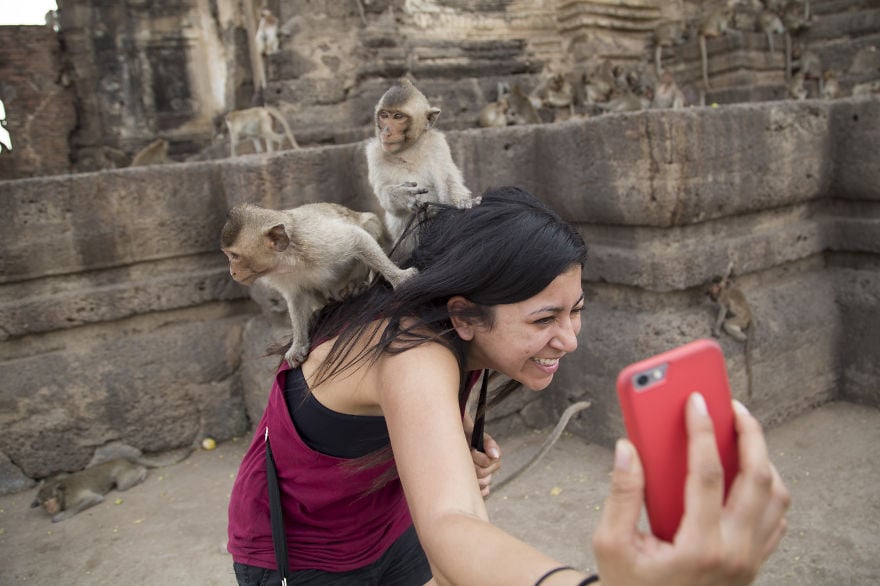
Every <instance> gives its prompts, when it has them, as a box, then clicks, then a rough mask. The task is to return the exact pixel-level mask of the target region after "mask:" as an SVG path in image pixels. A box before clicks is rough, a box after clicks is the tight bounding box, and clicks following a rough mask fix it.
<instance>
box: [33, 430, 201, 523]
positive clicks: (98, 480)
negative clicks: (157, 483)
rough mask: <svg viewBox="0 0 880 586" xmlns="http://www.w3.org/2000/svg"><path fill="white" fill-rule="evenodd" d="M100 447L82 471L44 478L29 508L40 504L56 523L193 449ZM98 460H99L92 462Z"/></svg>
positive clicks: (186, 454)
mask: <svg viewBox="0 0 880 586" xmlns="http://www.w3.org/2000/svg"><path fill="white" fill-rule="evenodd" d="M107 448H108V449H107V450H104V451H103V453H102V449H101V448H99V449H98V450H97V451H96V453H95V458H93V459H92V461H93V463H91V464H90V465H89V467H88V468H86V469H85V470H80V471H78V472H73V473H71V474H67V473H62V474H59V475H57V476H55V477H53V478H51V479H48V480H45V481H43V482H42V483H41V484H40V487H39V488H38V489H37V495H36V497H35V498H34V501H33V502H32V503H31V507H39V506H42V507H43V508H44V509H46V512H47V513H49V514H50V515H52V522H53V523H58V522H59V521H63V520H65V519H69V518H70V517H73V516H74V515H76V514H77V513H80V512H82V511H84V510H85V509H88V508H89V507H93V506H95V505H97V504H98V503H100V502H101V501H103V500H104V495H106V494H107V493H108V492H110V491H111V490H113V489H114V488H115V489H116V490H128V489H129V488H131V487H132V486H135V485H137V484H140V483H141V482H143V481H144V480H145V479H146V477H147V468H160V467H163V466H170V465H171V464H176V463H177V462H180V461H182V460H183V459H184V458H186V457H187V456H189V454H190V453H192V451H193V448H182V449H177V450H171V451H169V452H166V453H165V454H160V455H158V456H156V457H149V456H144V455H143V454H141V452H140V450H137V449H136V448H130V447H128V446H124V445H123V446H122V448H128V450H124V449H122V448H120V447H119V446H107ZM125 451H128V453H131V455H130V456H128V457H122V458H113V459H111V460H101V459H100V458H101V457H102V455H107V454H113V453H120V452H125ZM95 461H97V462H98V463H94V462H95Z"/></svg>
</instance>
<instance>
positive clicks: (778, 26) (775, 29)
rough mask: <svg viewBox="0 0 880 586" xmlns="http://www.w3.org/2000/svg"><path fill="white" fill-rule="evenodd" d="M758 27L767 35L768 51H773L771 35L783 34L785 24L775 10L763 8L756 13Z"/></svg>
mask: <svg viewBox="0 0 880 586" xmlns="http://www.w3.org/2000/svg"><path fill="white" fill-rule="evenodd" d="M758 28H759V29H760V30H761V32H763V33H764V34H765V35H766V36H767V45H768V46H769V47H770V52H771V53H773V52H774V50H775V49H774V46H773V45H774V43H773V35H784V34H785V25H784V24H782V19H781V18H779V15H778V14H776V13H775V12H772V11H770V10H763V11H762V12H761V13H760V14H759V15H758Z"/></svg>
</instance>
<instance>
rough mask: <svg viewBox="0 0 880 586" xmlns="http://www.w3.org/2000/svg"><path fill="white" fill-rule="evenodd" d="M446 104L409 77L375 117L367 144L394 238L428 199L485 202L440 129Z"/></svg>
mask: <svg viewBox="0 0 880 586" xmlns="http://www.w3.org/2000/svg"><path fill="white" fill-rule="evenodd" d="M439 115H440V108H435V107H432V106H431V104H429V103H428V99H427V98H426V97H425V95H424V94H423V93H422V92H420V91H419V90H418V89H417V88H416V87H415V86H414V85H413V84H412V82H410V81H409V80H407V79H404V80H402V81H400V82H399V83H398V84H397V85H394V86H392V87H391V88H390V89H389V90H388V91H386V92H385V93H384V94H383V95H382V97H381V98H380V99H379V102H378V104H376V109H375V114H374V117H373V120H374V123H375V125H376V137H375V138H374V139H373V140H371V141H370V142H369V143H368V144H367V147H366V154H367V169H368V176H369V181H370V186H371V187H372V188H373V192H374V193H375V194H376V197H377V198H378V199H379V203H380V204H381V205H382V208H383V209H384V210H385V226H386V228H387V229H388V233H389V235H390V236H391V238H392V240H395V241H396V240H397V239H398V238H399V237H400V235H401V234H402V233H403V231H404V230H405V228H406V224H407V222H408V220H409V217H410V215H411V214H412V212H413V211H415V210H416V209H418V207H419V206H420V205H421V204H422V203H425V202H439V203H444V204H450V205H454V206H456V207H458V208H470V207H472V206H474V205H477V204H479V203H480V198H479V196H473V195H472V194H471V191H470V190H469V189H468V188H467V187H465V186H464V181H463V179H462V174H461V170H460V169H459V168H458V167H457V166H456V164H455V162H453V160H452V153H451V152H450V150H449V144H448V143H447V142H446V137H444V136H443V133H441V132H440V131H439V130H436V129H434V123H435V122H436V121H437V117H438V116H439Z"/></svg>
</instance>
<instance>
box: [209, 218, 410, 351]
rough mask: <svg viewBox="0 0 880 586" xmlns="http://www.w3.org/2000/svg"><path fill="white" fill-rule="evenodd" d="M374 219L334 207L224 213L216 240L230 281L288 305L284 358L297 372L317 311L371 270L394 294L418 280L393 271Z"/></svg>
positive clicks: (379, 225)
mask: <svg viewBox="0 0 880 586" xmlns="http://www.w3.org/2000/svg"><path fill="white" fill-rule="evenodd" d="M381 235H382V223H381V221H380V220H379V218H378V217H377V216H376V214H373V213H370V212H356V211H354V210H350V209H348V208H346V207H345V206H341V205H338V204H333V203H313V204H305V205H301V206H299V207H296V208H293V209H289V210H281V211H277V210H269V209H264V208H261V207H259V206H256V205H251V204H244V205H239V206H235V207H233V208H232V209H231V210H229V213H228V215H227V220H226V224H225V225H224V226H223V230H222V232H221V235H220V245H221V250H223V253H224V254H226V257H227V258H228V259H229V273H230V275H232V278H233V279H235V280H236V281H238V282H239V283H242V284H244V285H252V284H253V283H254V281H256V280H257V279H263V280H264V283H265V284H267V285H269V286H270V287H272V288H273V289H275V290H277V291H278V292H279V293H281V295H283V296H284V300H285V301H286V302H287V310H288V313H289V316H290V324H291V329H292V340H291V345H290V348H289V349H288V351H287V353H285V355H284V357H285V359H286V360H287V361H288V363H290V365H291V366H294V367H296V366H299V365H300V364H302V362H303V361H304V360H305V359H306V357H307V356H308V354H309V339H308V330H309V321H310V320H311V317H312V314H313V312H314V311H315V310H316V309H319V308H320V307H322V306H323V305H325V304H326V303H327V302H329V301H330V300H332V299H339V298H342V297H344V296H346V295H349V294H351V293H352V292H355V291H357V290H358V289H360V288H362V287H363V285H364V284H365V283H366V281H367V278H368V276H369V270H375V271H377V272H379V273H380V274H381V275H382V276H383V277H385V279H386V280H387V281H388V282H389V283H391V285H392V286H393V287H396V286H397V285H399V284H400V283H402V282H403V281H405V280H406V279H408V278H410V277H412V276H413V275H415V274H416V272H417V271H416V269H415V268H409V269H406V270H403V269H400V268H398V267H397V266H396V265H395V264H394V263H393V262H391V260H390V259H389V258H388V257H387V256H386V255H385V252H384V251H383V250H382V247H381V246H380V244H379V241H378V239H379V238H380V237H381Z"/></svg>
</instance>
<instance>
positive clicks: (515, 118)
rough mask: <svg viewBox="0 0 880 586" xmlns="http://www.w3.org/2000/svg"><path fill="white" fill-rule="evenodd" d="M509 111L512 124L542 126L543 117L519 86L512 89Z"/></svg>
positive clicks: (509, 98) (516, 85) (514, 85)
mask: <svg viewBox="0 0 880 586" xmlns="http://www.w3.org/2000/svg"><path fill="white" fill-rule="evenodd" d="M508 104H509V106H510V107H509V109H508V111H507V115H508V119H509V123H510V124H514V125H516V124H540V123H541V117H540V116H539V115H538V111H537V110H536V109H535V105H534V104H533V103H532V101H531V100H530V99H529V96H527V95H526V93H525V92H524V91H523V90H522V88H521V87H519V84H516V83H515V84H513V87H511V88H510V96H509V97H508Z"/></svg>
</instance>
